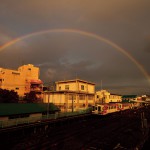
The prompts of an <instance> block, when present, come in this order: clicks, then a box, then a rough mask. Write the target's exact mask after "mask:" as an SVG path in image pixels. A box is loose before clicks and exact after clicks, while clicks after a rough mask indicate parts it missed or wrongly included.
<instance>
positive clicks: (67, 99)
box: [43, 79, 95, 111]
mask: <svg viewBox="0 0 150 150" xmlns="http://www.w3.org/2000/svg"><path fill="white" fill-rule="evenodd" d="M43 100H44V102H45V103H50V102H52V103H54V104H55V105H57V106H59V108H60V109H61V110H64V111H74V110H79V109H83V108H87V107H89V106H92V105H94V103H95V84H94V83H92V82H88V81H84V80H80V79H74V80H66V81H58V82H56V91H47V92H44V98H43Z"/></svg>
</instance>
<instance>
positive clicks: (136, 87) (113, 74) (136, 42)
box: [0, 0, 150, 93]
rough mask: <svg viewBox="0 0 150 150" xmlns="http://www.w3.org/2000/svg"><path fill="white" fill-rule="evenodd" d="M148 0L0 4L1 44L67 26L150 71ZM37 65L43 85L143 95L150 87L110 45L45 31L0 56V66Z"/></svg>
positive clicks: (4, 0) (33, 0)
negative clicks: (78, 84) (85, 84)
mask: <svg viewBox="0 0 150 150" xmlns="http://www.w3.org/2000/svg"><path fill="white" fill-rule="evenodd" d="M149 8H150V1H149V0H132V1H131V0H124V1H120V0H111V1H106V0H93V1H91V0H56V1H50V0H42V1H40V0H39V1H38V0H22V1H20V0H13V1H10V0H1V3H0V20H1V23H0V44H4V43H5V42H8V41H10V40H12V39H13V38H15V37H18V36H24V35H26V34H30V33H33V32H37V31H42V30H47V29H56V28H71V29H79V30H83V31H87V32H92V33H94V34H97V35H100V36H101V37H104V38H106V39H108V40H109V41H112V42H114V43H116V44H118V45H119V46H120V47H122V48H123V49H124V50H125V51H127V52H129V54H131V55H132V56H133V57H134V58H135V59H136V60H137V61H138V62H139V63H140V64H141V65H142V66H143V67H144V68H145V69H146V71H147V72H148V73H150V68H149V58H150V53H149V52H150V50H149V49H150V28H149V26H150V19H149V15H150V9H149ZM23 63H25V64H28V63H32V64H34V65H36V66H39V67H40V70H41V74H40V78H41V79H42V80H43V81H44V82H49V81H56V80H64V79H73V78H76V77H79V78H81V79H85V80H90V81H92V82H95V83H96V84H97V88H100V82H101V80H103V82H104V85H103V86H104V87H106V88H108V89H111V90H112V92H115V93H117V92H120V93H127V92H130V93H142V92H143V93H144V92H146V93H148V92H149V90H147V89H148V88H149V83H148V81H147V79H146V77H145V76H144V75H143V74H142V73H141V71H140V70H139V69H138V67H137V66H136V65H135V64H134V63H133V62H132V61H131V60H129V58H127V56H125V55H123V54H122V53H121V52H119V51H118V50H117V49H115V48H113V47H112V46H111V45H109V44H106V43H104V42H102V41H98V40H95V39H93V38H90V37H86V36H84V35H79V34H75V33H45V34H41V35H38V36H32V37H29V38H27V39H24V40H21V41H19V42H18V43H16V44H14V45H12V46H10V47H8V48H6V49H5V50H4V51H1V52H0V67H6V68H7V67H8V68H17V67H18V66H20V65H21V64H23Z"/></svg>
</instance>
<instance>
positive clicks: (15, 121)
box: [0, 108, 91, 128]
mask: <svg viewBox="0 0 150 150" xmlns="http://www.w3.org/2000/svg"><path fill="white" fill-rule="evenodd" d="M90 112H91V109H89V108H88V109H85V110H79V111H75V112H60V113H55V114H48V115H43V116H39V117H27V118H17V119H9V120H0V128H5V127H11V126H18V125H22V124H30V123H34V122H40V121H43V120H45V119H48V120H54V119H58V118H63V117H71V116H75V115H81V114H86V113H90Z"/></svg>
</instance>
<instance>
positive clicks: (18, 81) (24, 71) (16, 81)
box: [0, 64, 43, 97]
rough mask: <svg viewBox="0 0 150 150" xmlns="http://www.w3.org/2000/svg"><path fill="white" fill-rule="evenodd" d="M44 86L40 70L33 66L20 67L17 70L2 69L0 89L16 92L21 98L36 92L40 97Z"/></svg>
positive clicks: (0, 71) (0, 69)
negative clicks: (40, 77)
mask: <svg viewBox="0 0 150 150" xmlns="http://www.w3.org/2000/svg"><path fill="white" fill-rule="evenodd" d="M42 86H43V83H42V81H41V80H40V79H39V68H38V67H35V66H34V65H32V64H28V65H23V66H20V67H19V68H18V69H17V70H12V69H5V68H0V88H2V89H7V90H14V91H16V92H17V93H18V95H19V96H20V97H22V96H24V95H25V94H26V93H29V92H30V91H36V92H37V95H38V96H39V97H40V96H41V92H42V89H43V88H42Z"/></svg>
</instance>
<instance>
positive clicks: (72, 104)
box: [72, 94, 74, 112]
mask: <svg viewBox="0 0 150 150" xmlns="http://www.w3.org/2000/svg"><path fill="white" fill-rule="evenodd" d="M73 107H74V106H73V94H72V112H73V109H74V108H73Z"/></svg>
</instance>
